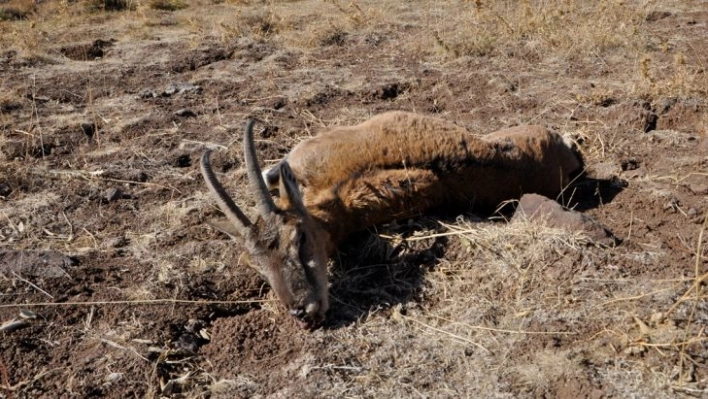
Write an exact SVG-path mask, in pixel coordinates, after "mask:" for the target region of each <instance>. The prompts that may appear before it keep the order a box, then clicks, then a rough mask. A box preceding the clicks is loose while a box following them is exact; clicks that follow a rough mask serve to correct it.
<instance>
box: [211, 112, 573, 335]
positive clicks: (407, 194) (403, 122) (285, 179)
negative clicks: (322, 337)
mask: <svg viewBox="0 0 708 399" xmlns="http://www.w3.org/2000/svg"><path fill="white" fill-rule="evenodd" d="M244 158H245V164H246V169H247V172H248V179H249V187H250V190H251V191H252V192H253V193H254V194H255V195H256V204H257V206H256V208H257V209H258V213H259V214H258V216H257V218H256V219H255V221H253V222H252V221H251V220H250V219H249V218H248V217H247V216H246V215H245V214H244V213H243V212H241V210H240V209H239V208H238V206H236V204H235V203H234V202H233V200H232V199H231V197H229V196H228V194H227V193H226V191H225V190H224V188H223V186H222V185H221V184H220V183H219V181H218V180H217V179H216V176H215V175H214V173H213V172H212V170H211V165H210V163H209V151H206V152H205V153H204V155H203V156H202V159H201V168H202V174H203V176H204V179H205V181H206V183H207V186H208V187H209V189H210V191H211V192H212V194H213V195H214V198H215V200H216V201H217V203H218V204H219V207H220V208H221V210H222V211H223V212H224V214H226V216H227V217H228V219H229V224H228V225H226V224H223V223H216V224H214V225H215V227H217V228H219V229H220V230H222V231H224V232H226V233H228V234H229V235H231V236H232V237H239V236H240V237H241V238H242V239H243V240H244V241H245V249H246V252H247V253H248V257H247V258H248V261H249V263H250V264H251V265H252V266H254V267H255V268H256V269H258V270H259V271H260V272H261V274H263V276H264V277H265V278H266V279H267V280H268V282H269V284H270V285H271V286H272V288H273V290H274V291H275V292H276V294H277V295H278V298H280V300H281V302H283V303H284V304H285V305H286V306H287V307H288V309H289V311H290V313H291V314H292V315H293V316H295V317H296V319H297V321H298V322H299V323H300V324H301V325H303V326H306V327H312V326H315V325H317V324H318V323H320V322H321V321H322V320H323V319H324V317H325V313H326V311H327V309H328V306H329V296H328V288H327V286H328V284H327V259H328V257H329V256H331V254H332V253H333V252H334V250H335V249H336V248H337V246H338V245H339V244H340V243H341V242H342V241H343V240H344V239H346V238H347V236H349V235H350V234H351V233H353V232H356V231H358V230H362V229H365V228H366V227H369V226H372V225H376V224H379V223H385V222H389V221H392V220H395V219H401V218H407V217H412V216H416V215H420V214H422V213H425V212H428V211H431V210H437V211H440V210H443V211H445V212H448V213H450V212H460V211H466V210H477V211H489V210H493V209H494V208H496V207H497V206H498V205H499V204H500V203H502V202H504V201H506V200H512V199H517V198H519V197H520V196H521V195H522V194H524V193H537V194H541V195H545V196H548V197H555V196H557V195H558V194H559V193H560V192H561V191H562V189H563V187H565V185H566V184H567V183H568V182H569V181H570V178H571V176H572V174H574V173H575V172H577V171H578V170H580V168H581V166H582V161H581V159H580V157H579V155H578V154H577V153H576V152H575V151H574V150H573V149H572V147H571V145H569V143H567V142H565V141H564V140H563V138H562V137H561V136H559V135H557V134H555V133H551V132H549V131H548V130H546V129H545V128H542V127H539V126H517V127H514V128H510V129H505V130H500V131H497V132H494V133H491V134H488V135H486V136H481V137H480V136H476V135H473V134H471V133H470V132H468V131H467V130H466V129H464V128H462V127H460V126H457V125H455V124H453V123H450V122H446V121H444V120H442V119H439V118H434V117H430V116H423V115H418V114H413V113H407V112H388V113H384V114H381V115H378V116H375V117H373V118H371V119H369V120H368V121H366V122H363V123H360V124H358V125H355V126H349V127H335V128H332V129H329V130H327V131H324V132H322V133H320V134H319V135H317V136H316V137H313V138H311V139H308V140H305V141H303V142H301V143H300V144H298V145H297V146H296V147H295V148H293V150H292V151H291V152H290V153H289V154H288V155H287V156H286V157H285V158H284V159H283V160H282V161H280V162H279V163H278V164H277V165H276V166H274V167H273V168H271V169H269V170H268V171H266V172H265V173H261V170H260V167H259V166H258V161H257V157H256V153H255V146H254V144H253V121H249V123H248V125H247V127H246V135H245V139H244ZM276 187H277V188H278V191H279V202H278V205H276V204H275V202H274V201H273V199H272V197H271V195H270V193H269V188H276ZM301 187H302V189H301Z"/></svg>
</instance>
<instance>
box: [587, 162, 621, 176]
mask: <svg viewBox="0 0 708 399" xmlns="http://www.w3.org/2000/svg"><path fill="white" fill-rule="evenodd" d="M620 170H621V166H620V167H617V165H616V164H614V163H612V162H601V163H598V164H595V165H591V166H589V167H588V170H587V172H586V173H587V175H588V177H591V178H593V179H598V180H612V179H613V178H616V177H617V176H619V174H620Z"/></svg>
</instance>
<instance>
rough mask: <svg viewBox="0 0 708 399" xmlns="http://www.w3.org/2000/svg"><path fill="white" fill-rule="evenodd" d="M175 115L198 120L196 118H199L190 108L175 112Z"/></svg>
mask: <svg viewBox="0 0 708 399" xmlns="http://www.w3.org/2000/svg"><path fill="white" fill-rule="evenodd" d="M175 115H177V116H182V117H185V118H196V116H197V114H195V113H194V111H192V110H191V109H189V108H182V109H179V110H177V111H176V112H175Z"/></svg>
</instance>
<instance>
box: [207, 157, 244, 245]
mask: <svg viewBox="0 0 708 399" xmlns="http://www.w3.org/2000/svg"><path fill="white" fill-rule="evenodd" d="M210 155H211V150H206V151H204V154H202V159H201V163H200V165H201V169H202V176H204V181H206V184H207V187H209V191H211V193H212V195H213V196H214V199H216V203H217V204H218V205H219V208H220V209H221V211H222V212H224V215H226V217H227V218H228V219H229V221H230V222H231V223H233V224H234V226H236V228H237V229H238V230H239V231H240V232H241V233H242V235H243V233H244V230H246V229H247V228H248V227H250V226H251V221H250V220H248V218H247V217H246V215H244V214H243V212H241V210H240V209H239V208H238V206H236V204H235V203H234V201H233V200H232V199H231V197H229V195H228V194H227V193H226V190H225V189H224V186H222V185H221V183H219V180H217V179H216V175H214V172H213V171H212V170H211V162H210V161H209V156H210Z"/></svg>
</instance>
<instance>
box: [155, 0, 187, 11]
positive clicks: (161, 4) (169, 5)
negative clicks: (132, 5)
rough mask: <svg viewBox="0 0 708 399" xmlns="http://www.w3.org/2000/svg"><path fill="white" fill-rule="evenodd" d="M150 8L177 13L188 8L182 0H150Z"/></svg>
mask: <svg viewBox="0 0 708 399" xmlns="http://www.w3.org/2000/svg"><path fill="white" fill-rule="evenodd" d="M149 6H150V8H153V9H155V10H162V11H177V10H182V9H184V8H187V7H188V4H187V2H185V1H183V0H151V1H150V3H149Z"/></svg>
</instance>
